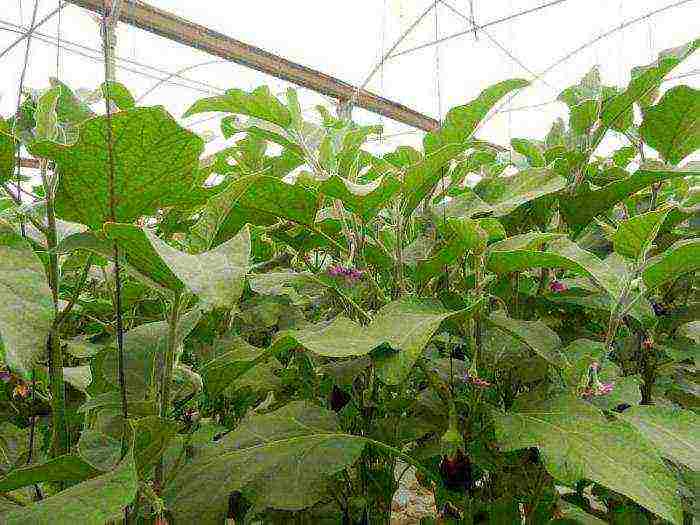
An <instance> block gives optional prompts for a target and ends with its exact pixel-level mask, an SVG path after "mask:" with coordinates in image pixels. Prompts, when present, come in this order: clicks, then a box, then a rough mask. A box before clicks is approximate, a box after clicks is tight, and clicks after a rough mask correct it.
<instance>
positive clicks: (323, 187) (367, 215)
mask: <svg viewBox="0 0 700 525" xmlns="http://www.w3.org/2000/svg"><path fill="white" fill-rule="evenodd" d="M400 189H401V183H400V182H399V181H398V180H397V179H396V178H395V177H393V176H392V175H391V174H387V175H384V176H380V177H378V178H377V179H375V180H373V181H372V182H370V183H369V184H357V183H355V182H352V181H350V180H348V179H344V178H342V177H339V176H337V175H333V176H332V177H330V178H329V179H327V180H325V181H323V182H322V183H321V184H320V185H319V187H318V190H319V191H320V192H321V193H323V194H325V195H328V196H329V197H334V198H336V199H339V200H340V201H342V203H343V205H344V206H345V207H346V208H347V209H348V210H350V211H352V212H355V213H357V214H358V215H359V216H360V217H362V218H363V219H364V220H369V219H371V218H373V217H374V216H375V215H376V214H377V212H378V211H379V210H380V209H381V208H382V207H383V206H385V205H386V204H387V203H388V202H389V201H390V200H391V198H392V197H393V196H394V195H396V193H398V192H399V190H400Z"/></svg>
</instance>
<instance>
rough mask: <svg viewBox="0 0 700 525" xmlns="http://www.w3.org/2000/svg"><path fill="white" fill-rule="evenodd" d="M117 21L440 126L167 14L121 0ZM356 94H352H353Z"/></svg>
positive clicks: (87, 3) (92, 2)
mask: <svg viewBox="0 0 700 525" xmlns="http://www.w3.org/2000/svg"><path fill="white" fill-rule="evenodd" d="M68 1H69V2H70V3H72V4H75V5H77V6H80V7H83V8H85V9H89V10H90V11H93V12H95V13H98V14H100V15H101V14H103V9H104V0H68ZM119 20H120V21H122V22H124V23H127V24H130V25H132V26H134V27H138V28H140V29H144V30H146V31H149V32H151V33H154V34H156V35H159V36H162V37H164V38H167V39H169V40H173V41H175V42H178V43H180V44H184V45H186V46H189V47H192V48H194V49H199V50H200V51H204V52H205V53H208V54H210V55H213V56H217V57H220V58H223V59H226V60H230V61H231V62H235V63H237V64H241V65H243V66H246V67H249V68H251V69H255V70H257V71H262V72H263V73H267V74H268V75H271V76H273V77H276V78H279V79H281V80H285V81H287V82H291V83H292V84H296V85H298V86H301V87H304V88H307V89H310V90H312V91H316V92H318V93H322V94H324V95H327V96H329V97H333V98H336V99H338V100H339V101H341V102H347V101H349V100H351V99H353V97H354V105H355V106H357V107H361V108H364V109H366V110H368V111H371V112H372V113H377V114H379V115H383V116H385V117H388V118H390V119H392V120H395V121H397V122H402V123H404V124H407V125H409V126H411V127H414V128H418V129H422V130H424V131H433V130H435V129H436V128H437V127H438V125H439V123H438V121H437V120H435V119H434V118H432V117H429V116H427V115H423V114H422V113H419V112H418V111H415V110H413V109H411V108H408V107H406V106H404V105H402V104H399V103H397V102H394V101H392V100H388V99H386V98H384V97H381V96H379V95H376V94H374V93H371V92H369V91H367V90H364V89H360V90H359V92H358V88H357V87H355V86H353V85H351V84H348V83H347V82H343V81H342V80H339V79H337V78H335V77H332V76H330V75H327V74H325V73H322V72H320V71H316V70H315V69H311V68H308V67H306V66H302V65H301V64H297V63H295V62H292V61H290V60H287V59H286V58H283V57H280V56H278V55H275V54H273V53H270V52H269V51H265V50H264V49H261V48H259V47H255V46H252V45H250V44H246V43H245V42H241V41H240V40H236V39H235V38H232V37H229V36H226V35H224V34H221V33H218V32H216V31H213V30H211V29H209V28H207V27H205V26H202V25H199V24H195V23H194V22H191V21H189V20H185V19H184V18H180V17H178V16H176V15H174V14H172V13H168V12H167V11H163V10H161V9H157V8H155V7H153V6H150V5H148V4H146V3H144V2H140V1H137V0H123V7H122V10H121V13H120V14H119ZM356 92H357V96H355V93H356Z"/></svg>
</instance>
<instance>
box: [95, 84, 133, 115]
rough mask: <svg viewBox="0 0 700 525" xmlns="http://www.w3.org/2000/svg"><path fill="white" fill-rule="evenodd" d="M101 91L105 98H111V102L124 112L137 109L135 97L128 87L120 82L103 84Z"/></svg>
mask: <svg viewBox="0 0 700 525" xmlns="http://www.w3.org/2000/svg"><path fill="white" fill-rule="evenodd" d="M100 90H101V91H102V96H103V97H105V98H109V100H110V102H112V103H114V105H115V106H117V107H118V108H119V109H120V110H122V111H126V110H128V109H134V108H135V107H136V100H134V96H133V95H132V94H131V93H129V90H128V89H127V88H126V86H124V85H123V84H120V83H119V82H103V83H102V85H101V86H100Z"/></svg>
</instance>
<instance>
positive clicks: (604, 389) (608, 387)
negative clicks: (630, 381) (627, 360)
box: [595, 383, 615, 396]
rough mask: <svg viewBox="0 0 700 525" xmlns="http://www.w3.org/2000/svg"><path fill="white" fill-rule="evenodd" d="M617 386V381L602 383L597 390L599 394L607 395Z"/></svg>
mask: <svg viewBox="0 0 700 525" xmlns="http://www.w3.org/2000/svg"><path fill="white" fill-rule="evenodd" d="M614 388H615V383H600V384H599V385H598V388H597V390H596V394H595V395H597V396H607V395H608V394H609V393H610V392H612V391H613V390H614Z"/></svg>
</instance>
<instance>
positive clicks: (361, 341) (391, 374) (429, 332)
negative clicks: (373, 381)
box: [273, 298, 482, 385]
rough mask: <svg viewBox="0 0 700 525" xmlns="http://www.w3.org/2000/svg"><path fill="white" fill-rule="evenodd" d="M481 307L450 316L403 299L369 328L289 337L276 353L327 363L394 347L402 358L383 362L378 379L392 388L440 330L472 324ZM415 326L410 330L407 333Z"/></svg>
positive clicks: (340, 325) (316, 329)
mask: <svg viewBox="0 0 700 525" xmlns="http://www.w3.org/2000/svg"><path fill="white" fill-rule="evenodd" d="M481 304H482V303H481V302H477V303H475V304H473V305H471V306H470V307H469V308H466V309H463V310H447V309H445V308H444V307H443V306H442V305H441V304H440V303H438V302H436V301H432V300H427V299H426V300H421V299H410V298H407V299H401V300H397V301H394V302H392V303H389V304H388V305H386V306H384V307H383V308H382V309H381V310H379V312H377V314H376V316H375V318H374V319H373V320H372V322H371V323H370V325H369V326H364V327H363V326H361V325H359V324H357V323H355V322H354V321H351V320H350V319H347V318H346V317H336V318H335V319H334V320H333V321H332V322H331V323H329V324H325V325H321V326H313V327H310V328H307V329H304V330H295V331H288V332H283V333H282V334H281V335H280V336H279V337H278V338H277V340H276V341H275V342H274V343H273V348H275V347H276V348H278V349H282V348H285V349H288V348H294V347H295V346H301V347H303V348H305V349H307V350H309V351H310V352H313V353H314V354H316V355H320V356H323V357H336V358H341V357H342V358H347V357H358V356H364V355H367V354H369V353H370V352H372V350H374V349H375V348H378V347H379V346H382V345H383V344H388V345H389V346H390V347H391V348H393V349H394V350H396V352H390V353H388V354H384V355H382V356H380V357H378V358H377V361H378V364H377V375H378V377H379V378H380V379H381V380H382V381H384V382H385V383H388V384H392V385H395V384H399V383H400V382H401V381H402V380H404V379H405V378H406V376H407V375H408V374H409V373H410V371H411V369H412V368H413V365H414V364H415V362H416V360H417V359H418V357H419V356H420V354H421V352H422V351H423V349H424V348H425V345H427V344H428V341H429V340H430V338H431V337H432V336H433V334H434V333H435V331H436V330H437V329H438V328H439V326H440V324H441V323H442V322H443V321H444V320H446V319H448V318H450V317H456V316H460V317H463V318H467V317H469V316H470V315H473V314H474V313H475V312H476V311H478V309H479V308H480V307H481ZM407 326H409V327H410V329H408V330H407V329H406V327H407Z"/></svg>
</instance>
